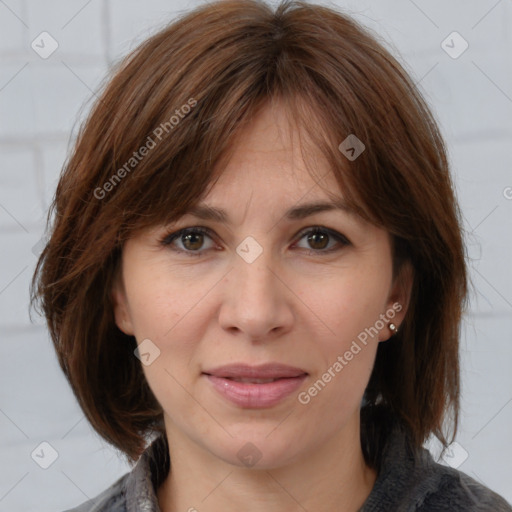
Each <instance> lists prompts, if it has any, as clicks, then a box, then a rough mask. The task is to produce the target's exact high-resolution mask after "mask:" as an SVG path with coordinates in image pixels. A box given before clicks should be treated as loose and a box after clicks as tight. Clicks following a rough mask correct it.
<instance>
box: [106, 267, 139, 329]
mask: <svg viewBox="0 0 512 512" xmlns="http://www.w3.org/2000/svg"><path fill="white" fill-rule="evenodd" d="M111 297H112V306H113V308H114V318H115V322H116V325H117V327H118V328H119V329H120V330H121V331H122V332H124V333H125V334H128V335H130V336H133V335H134V332H133V325H132V320H131V315H130V310H129V308H128V299H127V297H126V290H125V287H124V282H123V279H122V276H121V272H118V273H117V276H116V278H115V280H114V285H113V286H112V290H111Z"/></svg>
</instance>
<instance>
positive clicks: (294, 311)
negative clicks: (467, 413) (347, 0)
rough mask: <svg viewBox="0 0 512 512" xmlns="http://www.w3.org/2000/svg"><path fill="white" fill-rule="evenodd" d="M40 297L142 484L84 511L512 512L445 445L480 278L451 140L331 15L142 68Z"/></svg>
mask: <svg viewBox="0 0 512 512" xmlns="http://www.w3.org/2000/svg"><path fill="white" fill-rule="evenodd" d="M53 213H54V221H53V226H52V232H51V237H50V240H49V242H48V244H47V246H46V248H45V250H44V252H43V254H42V256H41V259H40V261H39V264H38V268H37V270H36V274H35V276H34V285H35V287H36V288H35V294H34V295H35V297H36V296H37V297H39V298H40V299H41V301H42V307H43V311H44V313H45V315H46V318H47V321H48V325H49V328H50V332H51V334H52V338H53V341H54V343H55V347H56V351H57V354H58V357H59V361H60V364H61V366H62V368H63V370H64V372H65V374H66V376H67V378H68V379H69V381H70V383H71V385H72V387H73V390H74V392H75V394H76V396H77V399H78V400H79V403H80V405H81V407H82V409H83V410H84V412H85V414H86V416H87V418H88V419H89V421H90V422H91V424H92V425H93V427H94V428H95V429H96V431H97V432H98V433H99V434H100V435H101V436H103V437H104V438H105V439H106V440H107V441H108V442H109V443H111V444H112V445H113V446H115V447H117V448H118V449H119V450H121V451H122V452H123V453H124V454H126V456H127V457H128V458H129V459H130V460H132V461H137V460H138V462H137V464H136V465H135V467H134V469H133V470H132V472H131V473H129V474H128V475H125V476H124V477H122V478H121V479H120V480H119V481H118V482H116V483H115V484H114V485H113V486H111V487H110V488H109V489H107V490H106V491H105V492H104V493H103V494H102V495H100V496H99V497H97V498H96V499H95V500H93V501H91V502H88V503H85V504H83V505H82V506H81V507H78V508H77V509H75V511H82V512H83V511H92V510H95V511H114V510H115V511H130V512H135V511H140V510H146V511H157V510H161V511H163V512H177V511H181V510H188V511H194V510H198V511H201V512H202V511H218V510H224V511H225V510H240V509H244V510H251V511H260V510H265V511H285V510H290V511H292V510H293V511H295V510H310V511H313V510H314V511H332V510H340V511H356V510H361V511H364V512H369V511H377V510H378V511H387V510H390V511H396V510H404V511H405V510H407V511H409V510H410V511H412V510H418V511H439V510H450V511H454V510H455V511H459V510H460V511H462V510H464V511H468V510H489V511H491V510H492V511H497V510H499V511H510V510H512V508H511V507H510V506H509V505H508V504H507V503H506V502H505V500H504V499H503V498H501V497H499V496H498V495H496V494H495V493H493V492H492V491H490V490H489V489H487V488H485V487H483V486H482V485H480V484H478V483H477V482H475V481H474V480H472V479H471V478H470V477H468V476H467V475H465V474H463V473H461V472H458V471H456V470H454V469H450V468H446V467H444V466H441V465H438V464H436V463H434V461H433V460H432V458H431V457H430V455H429V454H428V452H427V451H426V450H424V449H423V448H422V444H423V443H424V441H425V440H426V439H427V438H428V437H429V435H430V434H435V435H437V436H438V437H439V439H441V441H442V442H443V443H444V445H445V446H447V445H448V444H449V440H448V438H449V437H450V436H448V435H446V434H447V433H446V432H445V430H446V429H445V427H447V419H448V418H451V419H452V423H451V439H453V438H454V436H455V433H456V427H457V418H458V407H459V371H458V369H459V359H458V349H459V347H458V336H459V334H458V333H459V325H460V320H461V314H462V311H463V307H464V304H465V298H466V286H467V284H466V279H467V275H466V266H465V259H464V246H463V242H462V238H461V224H460V216H459V211H458V206H457V203H456V201H455V198H454V192H453V186H452V182H451V177H450V174H449V170H448V165H447V159H446V154H445V150H444V146H443V141H442V139H441V137H440V134H439V131H438V128H437V126H436V123H435V121H434V119H433V118H432V115H431V114H430V112H429V109H428V107H427V106H426V104H425V103H424V101H423V99H422V98H421V96H420V95H419V93H418V91H417V90H416V88H415V86H414V85H413V83H412V81H411V80H410V78H409V77H408V76H407V75H406V73H405V72H404V71H403V69H402V68H401V67H400V65H399V64H398V63H397V61H396V60H395V59H394V58H393V57H392V56H391V55H390V54H389V53H388V52H387V51H386V50H385V49H384V48H383V47H382V46H381V45H380V44H379V43H378V42H377V41H376V39H375V38H374V37H373V36H371V35H370V34H369V33H368V32H367V31H366V30H364V29H363V28H361V27H360V26H359V25H357V24H356V23H355V22H354V21H353V20H351V19H350V18H348V17H346V16H344V15H341V14H339V13H337V12H335V11H333V10H330V9H328V8H324V7H319V6H313V5H310V4H307V3H292V2H287V3H283V4H281V5H280V6H278V7H277V8H276V9H275V10H272V9H271V8H270V7H268V6H266V5H265V4H263V3H260V2H253V1H250V0H229V1H223V2H219V3H213V4H209V5H206V6H203V7H201V8H198V9H196V10H195V11H192V12H191V13H189V14H188V15H186V16H184V17H182V18H181V19H179V20H177V21H176V22H174V23H173V24H171V25H170V26H169V27H167V28H166V29H164V30H162V31H161V32H159V33H158V34H156V35H155V36H153V37H151V38H150V39H148V40H147V41H146V42H144V43H143V44H142V45H141V46H140V47H139V48H137V49H136V50H135V51H134V52H133V53H132V54H131V55H130V56H129V57H128V58H127V59H126V60H125V61H124V62H123V63H122V64H121V65H120V66H119V67H118V69H116V70H115V73H114V75H113V77H112V78H111V80H110V81H109V83H108V84H107V85H106V88H105V90H104V91H103V93H102V95H101V97H100V99H99V101H98V102H97V103H96V105H95V107H94V108H93V110H92V112H91V114H90V116H89V118H88V120H87V121H86V123H85V125H84V126H83V128H82V130H81V132H80V134H79V137H78V140H77V142H76V146H75V148H74V150H73V153H72V155H71V157H70V159H69V161H68V162H67V165H66V168H65V170H64V172H63V175H62V178H61V180H60V183H59V185H58V189H57V192H56V197H55V202H54V204H53Z"/></svg>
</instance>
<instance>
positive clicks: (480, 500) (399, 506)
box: [360, 417, 512, 512]
mask: <svg viewBox="0 0 512 512" xmlns="http://www.w3.org/2000/svg"><path fill="white" fill-rule="evenodd" d="M388 419H389V421H388V423H387V424H386V425H385V428H379V429H373V430H371V431H369V434H370V436H369V437H370V438H371V442H366V441H368V439H365V438H364V437H363V440H364V441H365V442H366V446H367V447H368V449H367V453H368V454H369V455H368V459H369V460H370V461H371V464H372V465H373V466H374V467H376V469H377V470H378V476H377V480H376V482H375V485H374V487H373V489H372V491H371V493H370V495H369V496H368V498H367V500H366V501H365V503H364V505H363V507H362V508H361V509H360V512H387V511H390V512H391V511H392V512H476V511H478V512H512V507H511V506H510V504H508V503H507V502H506V501H505V499H504V498H502V497H501V496H499V495H498V494H496V493H495V492H494V491H492V490H491V489H489V488H487V487H485V486H484V485H482V484H480V483H478V482H477V481H476V480H474V479H473V478H471V477H470V476H468V475H466V474H465V473H463V472H462V471H458V470H456V469H454V468H451V467H449V466H444V465H442V464H439V463H437V462H436V461H434V459H433V458H432V455H431V454H430V452H429V451H428V450H426V449H425V448H420V449H415V448H414V447H413V443H412V442H411V440H410V439H411V437H410V435H409V433H408V431H407V429H406V428H405V427H404V425H403V424H402V423H401V422H399V421H398V420H397V419H396V417H395V418H391V417H389V418H388ZM377 423H378V422H377ZM373 426H375V423H374V424H373ZM367 438H368V436H367ZM364 444H365V443H363V445H364Z"/></svg>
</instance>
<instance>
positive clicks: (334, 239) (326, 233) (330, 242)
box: [297, 226, 351, 255]
mask: <svg viewBox="0 0 512 512" xmlns="http://www.w3.org/2000/svg"><path fill="white" fill-rule="evenodd" d="M303 240H305V243H306V244H307V245H306V246H304V245H302V246H301V245H300V244H301V243H302V244H303V243H304V242H303ZM348 245H351V243H350V241H349V240H348V239H347V238H346V237H345V236H343V235H342V234H341V233H338V232H337V231H333V230H332V229H327V228H322V227H320V226H318V227H313V228H309V229H307V230H304V231H302V233H301V234H300V235H299V243H298V244H297V247H300V248H301V249H305V250H306V251H309V254H319V255H320V254H328V253H330V252H333V251H339V250H341V249H343V248H344V247H346V246H348Z"/></svg>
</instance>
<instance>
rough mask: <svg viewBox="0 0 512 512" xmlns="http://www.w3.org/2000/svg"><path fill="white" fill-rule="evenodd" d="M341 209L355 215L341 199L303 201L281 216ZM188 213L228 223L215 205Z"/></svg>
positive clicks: (293, 217) (291, 217)
mask: <svg viewBox="0 0 512 512" xmlns="http://www.w3.org/2000/svg"><path fill="white" fill-rule="evenodd" d="M333 210H338V211H343V212H345V213H347V214H349V215H356V214H355V212H354V210H353V209H352V208H350V207H349V206H348V205H347V204H346V203H345V202H344V201H343V200H342V199H338V200H335V201H333V202H326V201H315V202H311V203H304V204H301V205H298V206H294V207H293V208H290V209H289V210H287V211H286V212H285V214H284V215H283V217H282V218H286V219H287V220H290V221H293V220H300V219H305V218H306V217H309V216H311V215H314V214H316V213H321V212H328V211H333ZM187 213H188V214H189V215H193V216H194V217H197V218H198V219H202V220H213V221H217V222H222V223H224V224H229V216H228V214H227V212H226V210H223V209H222V208H217V207H215V206H207V205H204V204H198V205H196V206H194V207H192V208H191V209H190V210H189V211H188V212H187Z"/></svg>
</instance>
